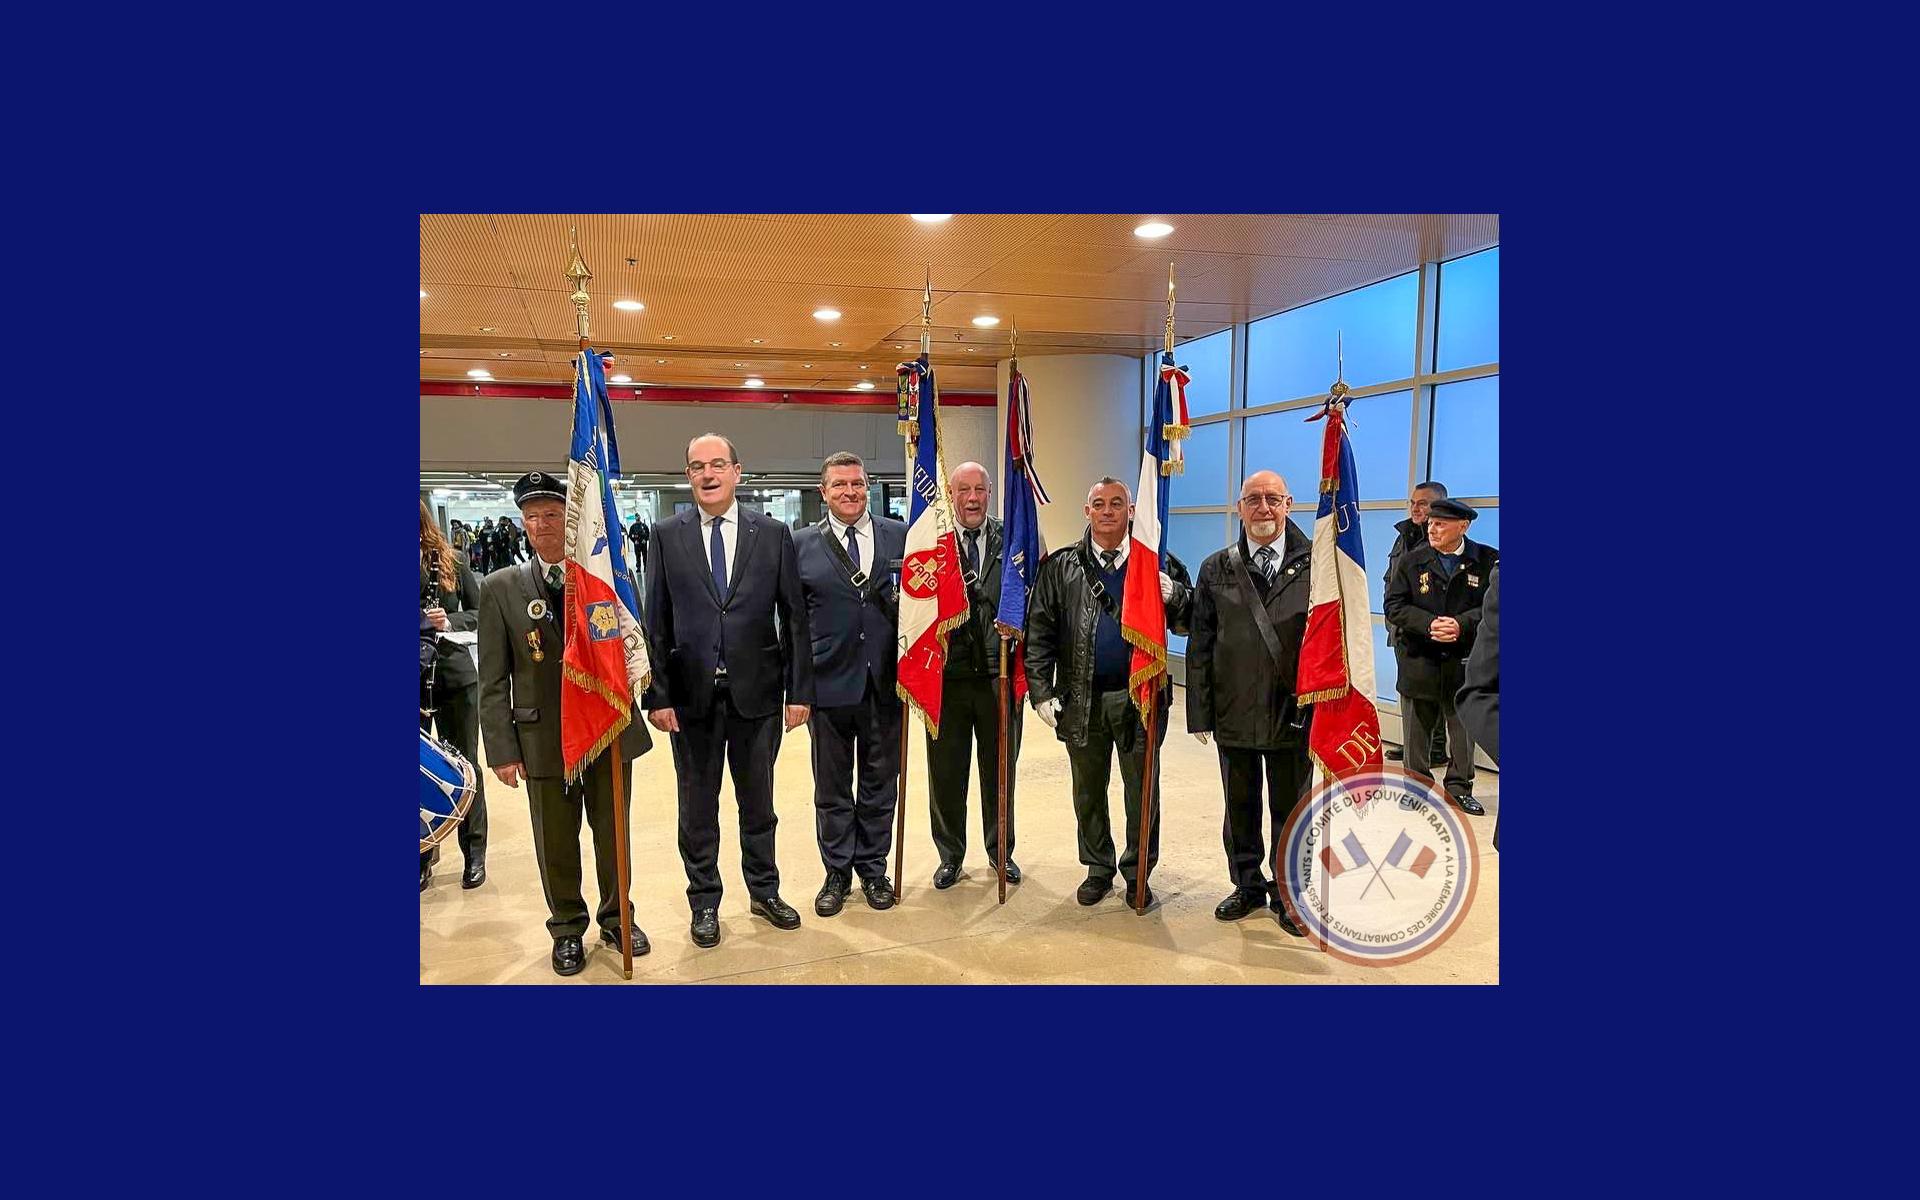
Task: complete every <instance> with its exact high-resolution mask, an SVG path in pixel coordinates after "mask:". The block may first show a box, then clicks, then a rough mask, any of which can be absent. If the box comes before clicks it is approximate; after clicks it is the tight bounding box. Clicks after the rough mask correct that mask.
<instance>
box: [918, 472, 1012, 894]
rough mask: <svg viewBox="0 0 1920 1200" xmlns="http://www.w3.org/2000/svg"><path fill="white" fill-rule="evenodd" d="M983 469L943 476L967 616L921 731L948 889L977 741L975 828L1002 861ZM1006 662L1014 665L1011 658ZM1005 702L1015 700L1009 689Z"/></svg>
mask: <svg viewBox="0 0 1920 1200" xmlns="http://www.w3.org/2000/svg"><path fill="white" fill-rule="evenodd" d="M991 487H992V485H991V482H990V481H989V480H988V478H987V469H986V468H985V467H983V466H981V465H980V464H979V463H976V462H967V463H961V464H960V465H959V466H957V467H955V468H954V469H953V474H952V476H951V477H950V478H949V479H948V481H947V491H948V493H949V494H950V495H951V496H952V497H953V515H954V520H955V521H956V522H957V523H958V524H959V530H958V535H959V542H960V569H961V573H962V574H963V575H964V576H965V578H966V581H967V605H968V607H967V622H966V624H964V625H961V626H959V627H957V628H955V629H954V631H953V633H952V634H951V635H950V636H949V638H948V640H947V669H946V675H945V678H944V679H943V680H942V682H941V697H940V710H941V711H940V736H939V737H938V738H934V737H928V738H927V792H928V804H927V811H928V812H929V813H930V814H931V816H932V818H933V844H934V847H935V848H936V849H937V850H938V851H939V852H940V866H939V868H938V869H937V870H935V871H934V873H933V886H934V887H936V888H950V887H952V886H953V884H954V881H955V880H957V879H958V878H959V877H960V864H961V862H962V861H963V860H964V859H965V858H966V855H967V775H968V771H969V761H970V759H971V758H972V757H973V756H974V753H975V750H976V748H977V750H978V753H979V759H980V827H981V831H982V832H983V833H984V834H985V836H986V847H987V861H988V862H989V863H994V864H998V863H999V861H1000V804H999V790H1000V717H999V712H998V710H997V708H996V707H995V705H996V704H997V703H998V691H997V687H996V684H995V680H997V679H998V678H999V677H1000V635H999V633H998V632H996V631H995V629H994V624H993V620H994V616H995V615H996V614H997V613H998V612H999V611H1000V551H1001V537H1002V534H1001V526H1000V522H999V521H996V520H994V519H993V518H992V517H989V516H988V515H987V505H988V501H989V500H990V499H991ZM1008 669H1009V670H1011V669H1012V666H1011V663H1009V666H1008ZM1008 703H1009V704H1010V705H1011V704H1013V701H1012V695H1011V693H1009V695H1008ZM1020 724H1021V712H1020V709H1019V707H1018V706H1017V705H1016V706H1014V711H1013V714H1012V716H1011V717H1010V718H1009V720H1008V722H1007V882H1008V883H1019V882H1020V866H1019V864H1018V863H1016V862H1014V861H1013V783H1014V767H1015V765H1016V762H1017V760H1018V759H1019V757H1020Z"/></svg>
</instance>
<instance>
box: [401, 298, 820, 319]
mask: <svg viewBox="0 0 1920 1200" xmlns="http://www.w3.org/2000/svg"><path fill="white" fill-rule="evenodd" d="M421 294H422V295H425V294H426V293H424V292H422V293H421ZM813 319H814V320H816V321H838V320H839V319H840V310H839V309H837V308H816V309H814V310H813Z"/></svg>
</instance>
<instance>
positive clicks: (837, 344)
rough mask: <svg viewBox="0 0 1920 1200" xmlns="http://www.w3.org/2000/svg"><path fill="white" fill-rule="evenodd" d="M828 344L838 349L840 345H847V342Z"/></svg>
mask: <svg viewBox="0 0 1920 1200" xmlns="http://www.w3.org/2000/svg"><path fill="white" fill-rule="evenodd" d="M827 345H829V346H832V347H833V348H834V349H835V350H838V349H839V348H840V347H842V346H844V345H846V343H845V342H828V343H827Z"/></svg>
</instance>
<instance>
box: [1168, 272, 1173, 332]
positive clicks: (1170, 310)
mask: <svg viewBox="0 0 1920 1200" xmlns="http://www.w3.org/2000/svg"><path fill="white" fill-rule="evenodd" d="M1167 353H1168V354H1172V353H1173V264H1172V263H1168V264H1167Z"/></svg>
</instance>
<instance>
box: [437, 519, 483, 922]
mask: <svg viewBox="0 0 1920 1200" xmlns="http://www.w3.org/2000/svg"><path fill="white" fill-rule="evenodd" d="M479 609H480V581H479V580H478V579H476V578H475V577H474V574H473V569H472V568H471V567H469V566H468V565H467V556H466V555H464V554H462V553H460V552H459V551H458V550H455V549H454V548H453V544H452V543H451V542H449V541H448V540H447V539H446V538H445V537H444V536H443V535H442V534H441V533H440V528H439V526H437V525H435V524H434V523H433V515H432V513H430V512H429V511H428V510H427V502H426V501H424V500H422V501H421V502H420V618H421V620H422V621H423V622H424V623H425V624H427V625H430V626H431V627H432V629H433V631H434V632H435V633H436V634H439V633H444V632H447V631H448V630H463V631H464V630H472V629H477V628H479V626H480V614H479ZM433 640H434V642H435V643H436V644H435V646H434V658H433V662H432V677H433V687H432V692H431V695H430V696H428V697H427V702H428V704H430V705H431V706H432V709H433V711H432V712H431V713H422V714H421V716H420V730H421V732H422V733H434V734H435V735H436V736H437V737H439V738H440V740H441V741H444V742H447V743H449V744H450V745H452V746H453V748H454V749H455V750H458V751H459V752H460V753H461V754H463V755H465V756H466V759H467V761H468V762H469V763H472V764H473V768H474V771H475V773H476V774H475V779H474V787H473V807H472V808H471V809H470V810H468V812H467V817H466V819H465V820H464V821H462V822H460V829H459V834H460V854H461V856H462V857H463V858H465V860H466V866H465V868H464V869H463V870H462V871H461V872H460V886H461V887H463V888H477V887H479V886H480V885H481V884H483V883H485V882H486V881H487V781H486V778H485V776H484V774H482V773H480V672H479V668H478V667H476V666H475V664H474V661H473V655H472V654H470V653H469V652H468V651H467V648H466V647H465V646H462V645H460V644H459V643H457V642H450V641H447V640H445V639H443V638H439V637H435V638H434V639H433ZM436 726H437V727H438V730H437V732H436V729H435V727H436ZM429 853H431V852H429ZM432 870H433V868H432V864H431V863H430V862H429V860H428V855H427V854H423V855H421V856H420V890H421V891H425V890H426V888H427V884H428V882H429V881H430V879H431V875H432Z"/></svg>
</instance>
